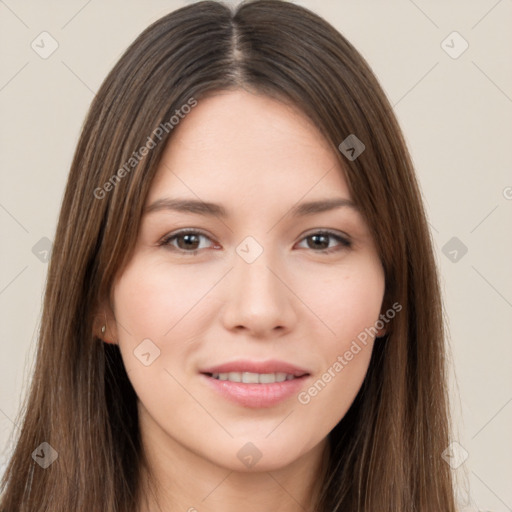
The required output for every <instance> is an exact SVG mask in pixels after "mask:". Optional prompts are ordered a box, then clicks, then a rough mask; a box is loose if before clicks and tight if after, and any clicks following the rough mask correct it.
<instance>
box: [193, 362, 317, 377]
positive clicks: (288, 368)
mask: <svg viewBox="0 0 512 512" xmlns="http://www.w3.org/2000/svg"><path fill="white" fill-rule="evenodd" d="M200 372H201V373H229V372H251V373H277V372H281V373H288V374H290V375H293V376H294V377H302V376H303V375H308V374H309V372H308V370H306V369H304V368H300V367H299V366H295V365H293V364H290V363H287V362H285V361H278V360H276V359H271V360H268V361H249V360H237V361H231V362H229V363H223V364H220V365H218V366H211V367H209V368H205V369H204V370H200Z"/></svg>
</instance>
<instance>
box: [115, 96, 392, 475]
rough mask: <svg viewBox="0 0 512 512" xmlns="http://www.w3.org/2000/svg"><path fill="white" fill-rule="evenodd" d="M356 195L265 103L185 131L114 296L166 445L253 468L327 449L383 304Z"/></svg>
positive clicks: (144, 417)
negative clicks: (354, 199)
mask: <svg viewBox="0 0 512 512" xmlns="http://www.w3.org/2000/svg"><path fill="white" fill-rule="evenodd" d="M340 135H342V136H343V135H344V134H340ZM343 138H344V137H343ZM340 142H341V141H340ZM351 199H352V198H351V197H350V194H349V190H348V188H347V183H346V181H345V179H344V176H343V173H342V171H341V168H340V166H339V163H338V161H337V159H336V154H335V148H332V147H329V146H328V144H327V143H326V141H325V140H324V139H323V138H322V136H321V135H320V133H319V132H318V131H317V130H316V129H315V128H314V127H313V125H312V124H311V123H310V122H309V121H308V120H307V118H305V117H304V115H302V114H301V113H299V112H297V111H296V110H293V109H291V108H290V107H288V106H285V105H284V104H282V103H280V102H277V101H275V100H273V99H270V98H269V97H265V96H262V95H253V94H250V93H249V92H246V91H245V90H243V91H242V90H237V91H224V92H221V93H217V94H216V95H214V96H210V97H209V98H206V99H201V100H200V101H199V102H198V105H197V106H196V107H195V108H194V109H192V110H191V111H190V113H189V114H188V115H187V116H186V117H184V119H182V120H181V121H180V124H179V125H178V126H176V127H175V128H174V132H173V135H172V139H171V140H170V142H169V144H168V146H167V148H166V149H165V152H164V155H163V158H162V161H161V164H160V167H159V169H158V172H157V175H156V177H155V179H154V181H153V183H152V188H151V190H150V193H149V195H148V197H147V202H146V207H147V212H146V213H145V214H144V216H143V218H142V221H141V227H140V232H139V235H138V241H137V246H136V248H135V252H134V255H133V258H132V259H131V261H130V263H129V265H128V267H127V268H126V269H125V271H124V272H123V273H122V274H121V275H120V276H119V278H118V280H117V281H116V284H115V287H114V290H113V312H114V315H115V318H116V320H117V325H116V327H115V328H114V331H113V332H114V338H115V340H114V341H116V342H117V343H119V346H120V350H121V353H122V357H123V361H124V364H125V366H126V370H127V372H128V376H129V378H130V380H131V382H132V384H133V387H134V389H135V391H136V393H137V395H138V398H139V412H140V424H141V429H142V431H143V432H145V437H146V438H147V439H155V440H156V439H158V446H159V449H161V450H163V451H165V450H166V449H168V450H169V453H170V451H171V450H174V449H176V448H179V449H180V450H185V452H186V453H190V452H191V453H192V454H194V456H199V457H201V458H202V459H206V460H208V461H210V462H211V463H213V464H215V465H218V466H222V467H225V468H229V469H231V470H237V471H248V470H250V469H251V468H253V467H255V468H256V469H257V470H272V469H276V468H279V467H284V466H285V465H287V464H291V463H292V462H294V461H296V460H298V459H299V458H300V457H303V456H307V454H308V453H311V452H312V450H314V449H315V448H316V449H317V450H318V449H319V447H321V446H322V445H324V443H325V439H326V436H327V435H328V433H329V432H330V431H331V430H332V429H333V427H334V426H335V425H336V424H337V423H338V422H339V421H340V419H341V418H342V417H343V416H344V415H345V413H346V412H347V410H348V408H349V406H350V405H351V403H352V401H353V400H354V398H355V396H356V394H357V392H358V390H359V389H360V386H361V384H362V381H363V379H364V376H365V373H366V371H367V368H368V364H369V360H370V356H371V350H372V347H373V342H374V338H373V336H368V334H367V333H368V330H366V331H365V329H368V328H370V327H372V326H374V325H375V323H376V321H377V320H378V319H379V313H380V308H381V305H382V299H383V295H384V274H383V269H382V267H381V263H380V261H379V257H378V254H377V251H376V247H375V246H374V242H373V240H372V238H371V236H370V233H369V230H368V226H367V225H366V224H365V222H364V221H363V218H362V216H361V215H360V214H359V213H358V211H357V209H356V208H355V207H354V206H353V205H351ZM326 201H339V203H338V205H337V206H335V207H332V206H331V207H330V208H328V207H326V206H325V205H323V206H322V205H320V203H322V204H323V202H326ZM313 202H314V203H315V204H314V205H310V206H307V205H308V204H309V203H313ZM317 202H319V203H318V204H316V203H317ZM184 230H187V233H184ZM361 333H366V336H361ZM358 336H359V339H358ZM362 338H366V339H365V342H366V343H362V342H361V341H360V340H361V339H362ZM354 341H355V342H356V345H354ZM356 346H357V347H359V349H357V348H356ZM226 378H227V379H228V380H224V379H226ZM283 379H284V381H283ZM239 381H242V382H239ZM323 442H324V443H323ZM185 452H183V453H185Z"/></svg>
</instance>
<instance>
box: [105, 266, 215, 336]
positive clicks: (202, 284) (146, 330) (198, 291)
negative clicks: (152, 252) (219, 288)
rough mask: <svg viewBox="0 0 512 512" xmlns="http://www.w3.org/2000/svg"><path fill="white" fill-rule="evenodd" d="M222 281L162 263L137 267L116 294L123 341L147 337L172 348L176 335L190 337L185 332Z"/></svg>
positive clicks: (123, 277)
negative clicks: (215, 286) (205, 300)
mask: <svg viewBox="0 0 512 512" xmlns="http://www.w3.org/2000/svg"><path fill="white" fill-rule="evenodd" d="M215 279H218V277H216V275H213V276H211V275H210V276H208V275H203V276H202V277H201V278H200V279H199V278H198V277H197V276H195V275H194V274H193V273H191V272H184V271H179V270H177V269H176V268H173V267H172V266H169V265H165V264H161V263H158V262H147V263H145V264H140V265H137V264H134V265H132V266H131V267H130V268H129V269H127V271H126V272H125V273H124V274H123V276H122V278H121V279H120V280H119V282H118V284H117V286H116V289H115V293H114V303H115V314H116V319H117V320H118V322H119V324H121V325H122V326H125V327H126V331H128V332H129V333H130V334H129V335H128V334H127V332H126V331H125V332H123V329H121V331H120V332H119V336H120V342H123V341H124V340H125V339H127V337H128V338H131V339H132V342H135V341H137V340H139V342H140V340H142V339H143V338H151V339H154V340H155V342H156V343H160V342H161V343H162V344H163V343H164V340H165V344H166V345H172V339H173V338H174V337H175V336H176V333H178V332H179V333H180V336H181V337H182V338H183V336H186V333H184V332H183V329H184V328H185V327H186V326H187V325H189V324H190V319H191V318H193V317H194V313H195V312H194V309H195V306H196V305H197V304H198V303H199V302H200V301H201V299H202V298H203V297H204V296H205V295H206V294H207V293H208V291H209V290H210V289H211V288H212V286H213V285H214V283H215Z"/></svg>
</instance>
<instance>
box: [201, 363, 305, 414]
mask: <svg viewBox="0 0 512 512" xmlns="http://www.w3.org/2000/svg"><path fill="white" fill-rule="evenodd" d="M200 374H201V375H202V376H203V379H205V380H204V382H205V383H206V384H207V385H208V387H209V389H211V390H213V391H214V392H215V393H216V394H218V395H219V396H221V397H223V398H225V399H227V400H229V401H231V402H234V403H236V404H237V405H239V406H242V407H249V408H269V407H273V406H275V405H277V404H279V403H281V402H283V401H285V400H286V399H289V398H291V397H292V396H294V395H296V394H298V393H299V391H300V389H301V388H302V387H303V386H304V381H305V380H306V379H307V378H308V377H309V376H310V375H311V373H310V372H308V371H307V370H305V369H303V368H299V367H298V366H294V365H292V364H289V363H285V362H283V361H266V362H256V361H234V362H231V363H225V364H222V365H218V366H215V367H211V368H206V369H204V370H202V371H200Z"/></svg>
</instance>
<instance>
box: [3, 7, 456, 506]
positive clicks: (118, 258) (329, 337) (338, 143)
mask: <svg viewBox="0 0 512 512" xmlns="http://www.w3.org/2000/svg"><path fill="white" fill-rule="evenodd" d="M445 386H446V383H445V369H444V340H443V325H442V310H441V302H440V291H439V286H438V278H437V271H436V267H435V264H434V258H433V250H432V245H431V241H430V236H429V231H428V227H427V223H426V220H425V213H424V209H423V205H422V201H421V195H420V192H419V189H418V186H417V182H416V179H415V176H414V171H413V166H412V163H411V160H410V157H409V155H408V152H407V149H406V146H405V143H404V140H403V138H402V135H401V132H400V129H399V127H398V124H397V122H396V119H395V117H394V115H393V112H392V109H391V107H390V105H389V103H388V101H387V99H386V98H385V95H384V93H383V92H382V89H381V88H380V86H379V85H378V83H377V81H376V78H375V77H374V75H373V74H372V72H371V70H370V68H369V66H368V65H367V64H366V62H365V61H364V59H363V58H362V57H361V56H360V55H359V54H358V53H357V51H356V50H355V49H354V48H353V47H352V46H351V45H350V43H349V42H348V41H347V40H346V39H345V38H344V37H343V36H342V35H340V34H339V33H338V32H337V31H336V30H335V29H334V28H333V27H331V26H330V25H329V24H328V23H327V22H325V21H324V20H322V19H321V18H319V17H318V16H316V15H315V14H313V13H311V12H310V11H308V10H306V9H304V8H301V7H299V6H296V5H293V4H290V3H286V2H282V1H279V0H261V1H258V0H256V1H252V2H246V3H244V4H242V5H241V6H239V7H238V8H237V9H236V10H235V11H234V12H231V11H230V10H229V9H228V8H227V7H225V6H223V5H221V4H219V3H216V2H199V3H197V4H193V5H191V6H188V7H184V8H182V9H180V10H178V11H175V12H173V13H171V14H169V15H167V16H165V17H163V18H162V19H160V20H158V21H157V22H156V23H154V24H153V25H151V26H150V27H149V28H148V29H146V30H145V31H144V32H143V33H142V34H141V35H140V36H139V37H138V38H137V40H136V41H135V42H134V43H133V44H132V45H131V46H130V47H129V48H128V50H127V51H126V52H125V54H124V55H123V56H122V57H121V59H120V60H119V62H118V63H117V64H116V66H115V67H114V69H113V70H112V71H111V73H110V74H109V75H108V77H107V78H106V80H105V82H104V83H103V85H102V86H101V88H100V90H99V91H98V94H97V95H96V97H95V99H94V101H93V104H92V106H91V108H90V111H89V114H88V117H87V120H86V122H85V125H84V128H83V132H82V135H81V138H80V141H79V143H78V147H77V150H76V154H75V157H74V160H73V163H72V167H71V171H70V175H69V180H68V184H67V187H66V191H65V195H64V199H63V204H62V209H61V214H60V219H59V222H58V226H57V233H56V236H55V241H54V249H53V254H52V259H51V263H50V268H49V273H48V284H47V289H46V295H45V301H44V311H43V317H42V325H41V332H40V341H39V347H38V353H37V359H36V369H35V374H34V377H33V381H32V387H31V391H30V393H29V397H28V402H27V406H26V414H25V417H24V419H23V420H22V427H21V433H20V437H19V440H18V442H17V446H16V449H15V451H14V454H13V456H12V459H11V461H10V464H9V466H8V468H7V471H6V474H5V477H4V481H3V497H2V501H1V509H2V510H4V511H11V510H17V511H30V512H34V511H43V510H52V511H69V510H74V511H84V512H85V511H90V510H108V511H138V512H142V511H143V512H147V511H150V510H151V511H153V510H160V511H163V512H166V511H171V510H172V511H174V510H189V511H195V510H197V511H200V512H202V511H213V510H215V511H217V510H222V511H228V512H229V511H231V510H235V509H236V510H239V509H240V508H242V507H243V509H244V510H246V511H250V512H252V511H259V510H280V511H283V512H284V511H286V512H288V511H298V510H308V511H319V512H320V511H322V512H332V511H359V512H363V511H365V512H367V511H368V512H369V511H375V510H379V511H389V512H391V511H393V512H406V511H407V512H410V511H412V510H418V511H421V512H428V511H432V512H433V511H436V512H438V511H441V510H442V511H446V512H452V511H454V510H455V503H454V497H453V490H452V481H451V475H450V468H449V466H448V465H447V464H446V463H445V462H444V460H443V459H442V457H441V454H442V452H443V451H444V450H445V449H446V447H447V446H448V444H449V420H448V407H447V394H446V387H445Z"/></svg>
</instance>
